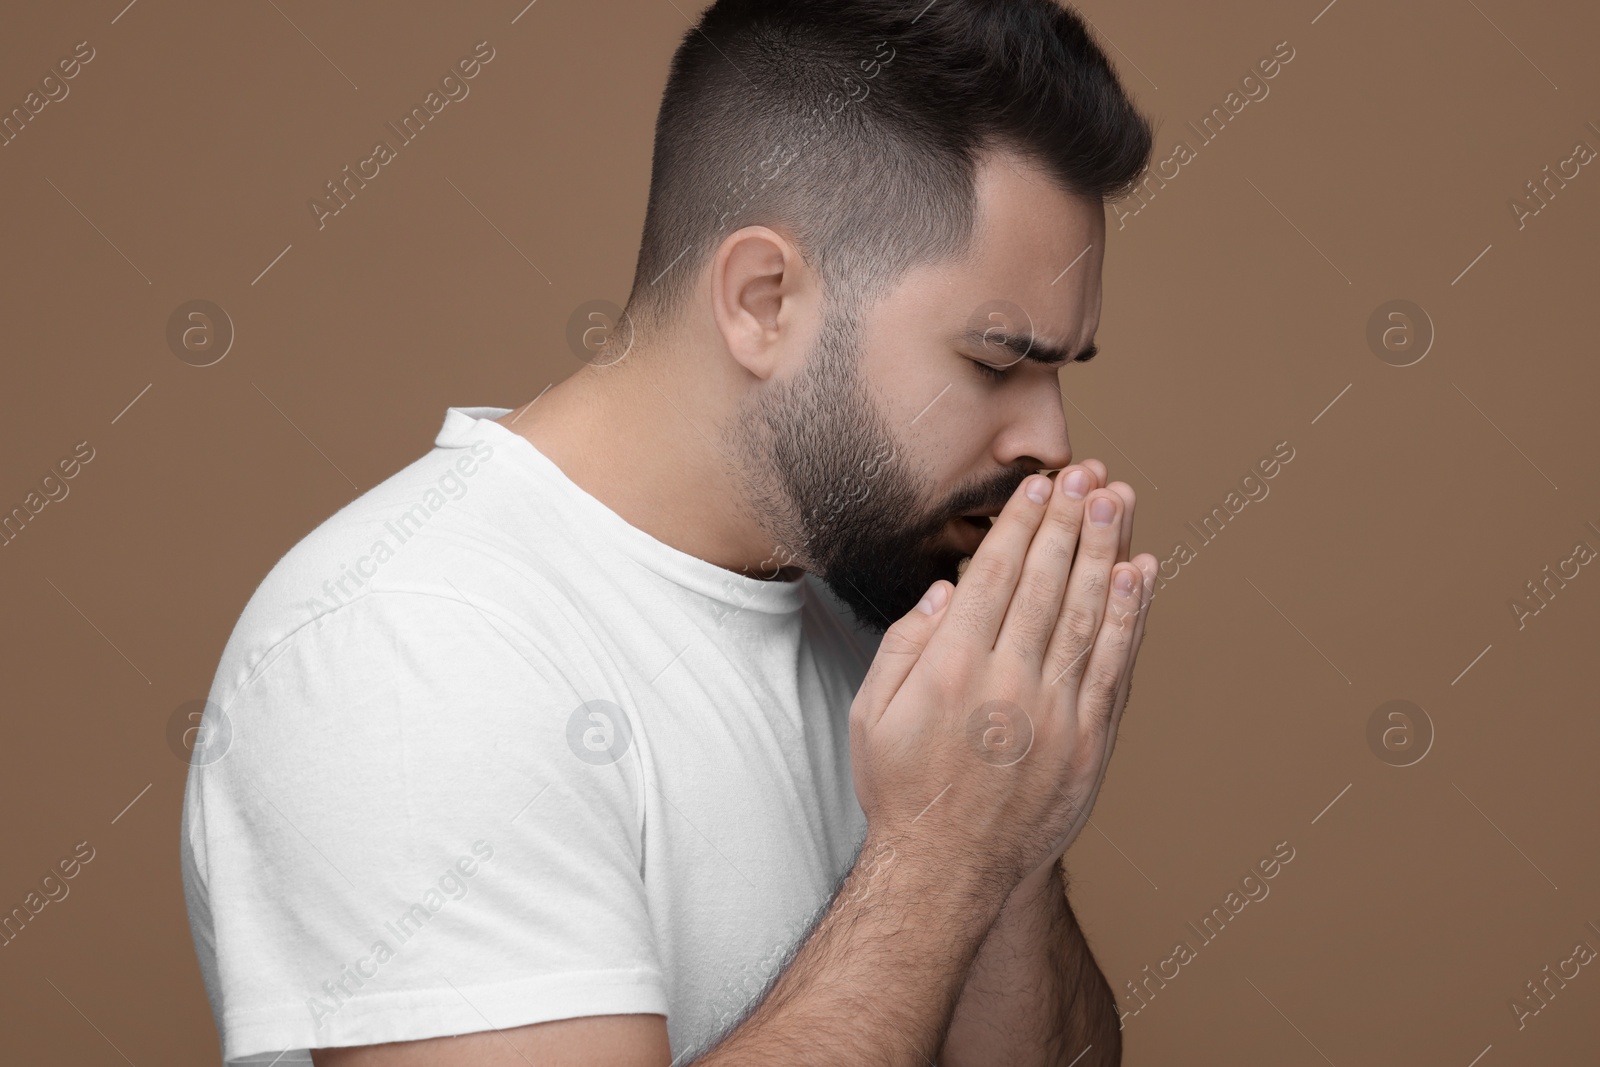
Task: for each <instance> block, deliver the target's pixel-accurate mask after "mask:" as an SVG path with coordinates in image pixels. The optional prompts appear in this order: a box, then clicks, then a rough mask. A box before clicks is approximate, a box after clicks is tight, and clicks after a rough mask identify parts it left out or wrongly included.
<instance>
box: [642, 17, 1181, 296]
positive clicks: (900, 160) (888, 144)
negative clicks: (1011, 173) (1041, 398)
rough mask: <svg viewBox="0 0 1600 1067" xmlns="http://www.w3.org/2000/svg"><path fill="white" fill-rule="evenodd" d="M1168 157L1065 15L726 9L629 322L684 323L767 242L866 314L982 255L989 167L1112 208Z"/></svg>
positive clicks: (680, 75) (685, 85)
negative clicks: (883, 299)
mask: <svg viewBox="0 0 1600 1067" xmlns="http://www.w3.org/2000/svg"><path fill="white" fill-rule="evenodd" d="M1150 142H1151V126H1150V123H1149V121H1148V120H1147V119H1146V118H1144V116H1142V115H1141V114H1140V113H1139V112H1138V111H1137V110H1135V108H1134V106H1133V104H1132V102H1131V101H1130V100H1129V99H1128V97H1127V95H1126V94H1125V93H1124V92H1123V89H1122V86H1121V84H1120V83H1119V82H1118V80H1117V76H1116V74H1115V73H1114V72H1113V71H1112V69H1111V65H1110V63H1109V62H1108V61H1107V59H1106V56H1105V54H1104V53H1103V52H1102V51H1101V50H1100V48H1099V47H1098V46H1097V45H1096V44H1095V43H1094V41H1093V40H1091V39H1090V37H1089V34H1088V32H1087V30H1086V29H1085V27H1084V24H1083V22H1082V20H1081V19H1080V18H1079V16H1078V15H1077V14H1075V13H1074V12H1073V11H1071V10H1069V9H1067V8H1064V7H1062V6H1060V5H1059V4H1058V3H1056V2H1055V0H932V2H931V3H930V2H929V0H910V2H897V0H717V2H716V3H714V4H712V5H711V7H710V8H708V9H707V10H706V11H705V13H704V14H703V15H702V16H701V18H700V22H699V24H698V25H696V26H695V27H693V28H692V29H690V30H689V31H688V32H687V33H686V34H685V35H684V37H683V40H682V42H681V43H680V44H679V46H678V50H677V52H676V53H674V55H673V57H672V67H671V72H670V74H669V76H668V79H667V85H666V89H665V91H664V93H663V95H662V99H661V109H660V112H659V113H658V115H657V118H656V133H655V155H654V160H653V163H652V167H651V172H650V197H649V202H648V205H647V207H646V211H645V221H644V232H643V236H642V238H641V240H640V246H639V259H638V263H637V266H636V268H635V271H634V279H633V288H632V292H631V293H630V294H629V297H628V311H629V314H630V315H631V316H632V317H634V318H635V319H636V320H639V321H641V322H643V323H647V324H651V325H661V324H664V323H666V322H669V321H671V319H672V318H673V317H674V316H675V315H676V313H677V311H678V310H679V309H680V308H681V307H682V305H683V301H684V300H685V299H686V297H687V296H688V292H689V286H690V284H691V283H692V282H693V280H694V279H695V277H696V276H697V275H698V274H699V272H700V270H701V269H702V268H703V267H704V266H705V264H706V263H707V262H708V260H709V258H710V256H711V254H712V253H713V251H714V250H715V249H716V247H717V245H718V244H719V243H720V242H721V241H722V239H723V238H724V237H726V236H727V235H728V234H730V233H732V232H734V231H735V230H737V229H738V228H740V227H742V226H748V225H755V224H760V225H769V226H772V227H773V228H774V229H779V228H781V229H782V230H783V231H784V232H785V233H786V234H787V235H788V236H790V237H791V238H792V239H793V240H794V241H795V242H796V244H797V245H798V247H799V248H800V250H801V253H802V254H803V255H804V256H805V257H806V259H807V261H808V262H809V263H810V264H811V265H812V266H813V268H814V269H816V270H817V271H818V272H819V274H820V276H821V279H822V284H823V286H824V291H825V294H826V299H827V300H828V301H829V302H830V303H831V304H836V305H839V306H840V307H842V308H844V309H850V308H854V307H858V306H860V303H858V302H866V301H870V300H871V299H872V298H873V297H874V296H875V295H877V294H879V293H880V292H881V291H882V290H883V289H885V288H887V287H888V286H890V285H892V284H893V283H894V282H895V281H896V280H897V279H898V278H899V277H900V276H901V275H902V274H903V273H904V271H906V270H907V269H909V268H911V267H913V266H916V265H917V264H919V263H924V262H928V261H932V260H938V259H944V258H946V257H955V256H959V255H961V254H962V253H963V252H965V251H966V250H968V249H969V248H970V246H971V240H972V237H973V229H974V223H975V221H976V203H975V195H976V192H975V191H976V182H975V179H976V169H977V161H978V160H977V157H978V156H979V155H980V154H981V153H983V152H985V151H988V150H992V149H1006V150H1011V151H1015V152H1018V153H1020V154H1022V155H1023V156H1025V157H1027V158H1029V159H1030V160H1032V161H1034V162H1036V163H1037V164H1039V165H1041V166H1042V167H1043V168H1044V170H1045V171H1046V173H1048V174H1050V175H1052V176H1053V177H1054V178H1055V179H1056V181H1057V182H1059V184H1060V185H1061V187H1062V188H1064V189H1065V190H1066V191H1067V192H1069V193H1072V194H1075V195H1079V196H1083V197H1088V198H1094V199H1097V200H1099V201H1100V202H1102V203H1104V202H1106V201H1108V200H1114V199H1117V198H1119V197H1120V196H1123V195H1126V193H1127V192H1128V191H1129V189H1130V188H1131V186H1132V185H1133V182H1134V180H1135V179H1136V178H1137V177H1138V175H1139V173H1140V172H1141V171H1142V170H1143V169H1144V167H1145V165H1146V162H1147V160H1148V158H1149V154H1150Z"/></svg>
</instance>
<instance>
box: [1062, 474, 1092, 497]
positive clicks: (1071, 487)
mask: <svg viewBox="0 0 1600 1067" xmlns="http://www.w3.org/2000/svg"><path fill="white" fill-rule="evenodd" d="M1061 490H1062V492H1064V493H1066V494H1067V495H1068V496H1070V497H1071V498H1072V499H1074V500H1082V499H1083V498H1084V496H1085V495H1086V494H1087V493H1088V492H1089V472H1088V471H1085V470H1075V471H1072V472H1071V473H1069V474H1068V475H1067V476H1066V478H1064V479H1063V480H1062V482H1061Z"/></svg>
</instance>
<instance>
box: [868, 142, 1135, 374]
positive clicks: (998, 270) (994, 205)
mask: <svg viewBox="0 0 1600 1067" xmlns="http://www.w3.org/2000/svg"><path fill="white" fill-rule="evenodd" d="M976 191H977V219H976V229H975V233H974V239H973V242H972V247H971V249H970V250H969V251H968V253H967V255H965V256H964V257H962V258H961V259H959V260H948V261H944V262H941V263H937V264H922V265H919V266H918V267H916V268H914V269H913V270H911V271H910V272H908V274H907V275H906V278H905V284H904V285H903V286H901V287H900V289H899V290H898V291H897V293H896V294H895V296H894V297H892V298H891V300H890V303H892V304H895V305H898V306H897V307H895V308H894V309H893V310H892V311H890V314H891V315H893V316H894V317H896V318H900V317H902V316H904V317H905V322H906V323H907V324H909V323H913V322H914V323H916V324H917V325H918V326H919V328H921V329H926V328H928V327H929V326H930V325H933V326H936V327H937V328H938V329H939V330H940V331H941V332H943V333H947V334H952V335H953V334H957V333H960V332H962V331H963V330H965V329H968V328H970V327H971V326H973V325H977V326H978V327H979V329H982V328H984V326H985V325H987V324H989V323H990V322H992V321H993V320H994V316H995V315H997V314H998V315H1000V316H1001V317H1003V318H1004V319H1005V320H1006V325H1007V326H1008V327H1009V328H1011V329H1013V330H1016V331H1018V332H1022V333H1026V332H1029V331H1030V330H1031V332H1032V334H1033V335H1034V336H1036V337H1037V338H1038V339H1039V340H1040V341H1042V342H1044V343H1046V344H1048V345H1051V346H1059V347H1061V348H1064V349H1068V350H1069V351H1071V352H1073V353H1076V352H1077V351H1078V350H1079V349H1081V348H1082V347H1084V346H1085V345H1087V344H1088V343H1089V342H1090V341H1091V340H1092V339H1093V337H1094V332H1095V330H1096V328H1097V327H1098V326H1099V320H1100V268H1101V264H1102V262H1103V260H1104V254H1105V209H1104V208H1103V207H1102V206H1101V204H1100V203H1099V201H1098V200H1093V199H1084V198H1082V197H1077V196H1073V195H1072V194H1070V193H1067V192H1066V191H1064V190H1062V189H1061V188H1060V187H1059V186H1058V185H1056V184H1055V182H1054V181H1053V179H1051V178H1050V177H1049V175H1048V174H1046V173H1045V172H1044V171H1043V170H1042V169H1040V168H1039V167H1038V166H1037V165H1035V164H1033V163H1031V162H1029V161H1027V160H1025V159H1022V158H1020V157H1018V156H1015V155H1011V154H990V155H988V156H986V157H984V159H983V162H982V163H981V164H980V166H979V168H978V173H977V190H976ZM885 310H886V311H888V310H889V309H887V308H886V309H885ZM1013 320H1019V321H1013Z"/></svg>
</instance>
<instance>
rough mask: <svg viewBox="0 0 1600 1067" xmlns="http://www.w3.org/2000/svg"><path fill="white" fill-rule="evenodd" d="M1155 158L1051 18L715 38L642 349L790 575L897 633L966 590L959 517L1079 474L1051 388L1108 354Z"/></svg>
mask: <svg viewBox="0 0 1600 1067" xmlns="http://www.w3.org/2000/svg"><path fill="white" fill-rule="evenodd" d="M1150 139H1151V135H1150V125H1149V123H1148V121H1147V120H1145V119H1144V118H1143V117H1142V116H1141V115H1139V113H1138V112H1137V111H1136V110H1135V109H1134V107H1133V106H1132V104H1131V103H1130V102H1129V100H1128V99H1127V97H1126V96H1125V95H1124V93H1123V92H1122V89H1121V86H1120V84H1119V83H1118V81H1117V78H1116V76H1115V74H1114V73H1113V72H1112V71H1111V68H1110V65H1109V63H1108V62H1107V60H1106V57H1105V56H1104V54H1103V53H1102V52H1101V51H1100V50H1099V49H1098V48H1097V47H1096V45H1095V44H1094V43H1093V42H1092V41H1091V40H1090V39H1089V37H1088V35H1087V33H1086V31H1085V29H1084V26H1083V24H1082V22H1081V21H1080V20H1079V18H1078V17H1077V16H1075V15H1074V14H1072V13H1071V12H1070V11H1068V10H1066V9H1063V8H1061V7H1059V6H1058V5H1057V4H1055V3H1053V2H1052V0H933V2H932V3H929V2H928V0H912V2H907V3H896V2H891V0H855V2H851V0H765V2H761V0H718V2H717V3H715V4H713V5H712V6H711V7H710V8H709V9H708V10H707V11H706V12H705V14H704V16H703V17H702V19H701V21H700V23H699V25H698V26H697V27H695V28H694V29H692V30H691V31H690V32H689V33H688V34H686V35H685V37H684V39H683V42H682V44H681V45H680V47H679V49H678V51H677V53H676V54H675V56H674V58H673V63H672V70H671V74H670V77H669V80H668V84H667V88H666V92H665V95H664V97H663V100H662V104H661V110H660V114H659V117H658V120H657V125H656V142H655V157H654V164H653V168H652V174H651V186H650V196H649V203H648V207H647V211H646V218H645V226H644V235H643V239H642V241H641V247H640V252H639V260H638V265H637V268H636V273H635V277H634V284H633V289H632V292H631V294H630V296H629V301H628V306H627V309H626V310H627V313H628V317H629V319H630V320H631V326H632V329H631V330H629V331H628V333H629V339H630V342H636V343H637V344H636V347H638V348H640V349H642V350H645V351H649V350H662V351H673V352H678V353H682V354H686V355H685V359H686V361H687V362H684V363H681V364H679V365H677V366H674V367H673V369H672V373H673V374H674V375H698V376H699V379H700V381H701V383H702V384H703V387H704V388H705V389H707V390H710V391H712V392H714V393H717V394H719V395H723V396H725V397H726V403H725V404H724V405H723V410H722V411H721V412H720V413H719V415H721V416H724V417H722V418H721V420H720V421H721V423H722V426H721V431H722V440H721V442H720V443H719V444H718V445H717V448H718V451H719V452H720V453H721V458H722V460H723V461H724V462H725V463H726V465H727V468H728V471H729V476H730V483H731V484H732V485H733V486H736V487H737V488H738V489H739V492H738V495H737V499H736V501H735V504H736V506H737V508H738V509H739V510H740V512H742V514H743V515H744V516H745V517H746V518H747V520H748V522H749V523H750V525H751V528H752V529H757V530H759V533H760V535H761V537H762V538H763V539H764V540H765V542H766V543H767V544H768V545H770V549H769V551H768V553H767V560H766V564H765V566H766V570H767V575H768V576H771V575H773V574H777V573H781V569H783V568H790V569H791V572H792V568H794V567H799V568H802V569H804V570H808V571H811V572H813V573H815V574H817V575H818V576H819V577H820V578H822V579H823V580H824V581H825V582H826V583H827V584H828V585H829V587H830V588H831V589H832V590H833V591H834V592H835V593H836V594H837V595H838V596H839V597H840V598H841V599H843V600H844V601H845V602H846V603H847V604H849V605H850V606H851V608H852V609H853V611H854V612H855V614H856V616H857V617H858V619H859V620H860V621H861V622H862V623H863V624H865V625H868V626H871V627H874V628H876V629H879V630H881V629H883V628H885V627H887V626H888V625H889V623H890V622H891V621H892V620H893V619H895V618H897V617H899V616H900V615H902V614H904V613H905V612H906V611H908V610H909V609H910V608H911V606H912V605H913V604H914V603H915V602H916V600H917V598H918V597H920V596H921V595H922V593H923V592H924V591H925V590H926V589H927V587H928V585H929V584H930V583H931V582H932V581H934V580H935V579H937V578H948V579H951V580H954V578H955V577H956V565H957V563H958V562H959V560H960V559H961V558H962V557H964V556H966V555H969V554H970V552H971V545H972V541H971V537H972V531H970V530H968V529H967V526H966V525H965V524H963V523H962V522H961V521H960V520H957V519H956V517H957V516H960V515H962V514H970V513H975V512H981V513H986V514H993V513H994V512H996V511H998V510H999V509H1000V507H1001V505H1002V504H1003V503H1004V502H1005V500H1006V499H1007V498H1008V497H1009V496H1010V494H1011V492H1012V491H1013V490H1014V489H1015V487H1016V486H1017V485H1018V484H1019V483H1020V482H1021V480H1022V479H1023V478H1024V477H1025V476H1026V475H1027V474H1028V473H1030V472H1031V471H1033V470H1037V469H1046V470H1048V469H1053V468H1057V467H1061V466H1065V465H1067V464H1068V463H1070V462H1071V447H1070V444H1069V442H1068V438H1067V431H1066V425H1065V420H1064V417H1063V412H1062V406H1061V397H1060V392H1059V388H1060V385H1059V379H1058V376H1057V371H1058V369H1059V367H1060V366H1061V365H1063V362H1065V361H1070V360H1072V359H1075V358H1076V359H1079V360H1082V359H1086V358H1088V355H1090V354H1092V351H1093V348H1092V345H1093V338H1094V332H1095V329H1096V327H1097V325H1098V322H1099V314H1100V267H1101V263H1102V260H1103V256H1104V237H1105V218H1104V209H1103V205H1104V203H1105V202H1106V201H1107V200H1109V199H1113V198H1115V197H1117V196H1119V195H1122V194H1123V193H1125V192H1126V191H1127V189H1128V188H1129V187H1130V186H1131V184H1132V182H1133V181H1134V179H1135V178H1136V177H1137V175H1138V174H1139V172H1140V171H1141V170H1142V169H1143V167H1144V165H1145V162H1146V160H1147V158H1148V156H1149V150H1150ZM1055 357H1059V359H1060V361H1059V362H1045V360H1053V359H1054V358H1055ZM645 358H649V357H648V356H647V357H645ZM983 365H987V366H989V367H994V368H999V369H1001V370H1003V372H1004V373H1003V377H997V376H994V375H993V374H992V373H991V372H989V371H986V370H985V369H983ZM1006 368H1009V369H1006ZM952 520H956V521H954V522H952Z"/></svg>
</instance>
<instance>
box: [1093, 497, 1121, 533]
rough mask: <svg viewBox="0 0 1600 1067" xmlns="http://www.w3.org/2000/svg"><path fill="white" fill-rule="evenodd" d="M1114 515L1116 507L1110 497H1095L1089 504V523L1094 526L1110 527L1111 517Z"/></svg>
mask: <svg viewBox="0 0 1600 1067" xmlns="http://www.w3.org/2000/svg"><path fill="white" fill-rule="evenodd" d="M1116 513H1117V506H1116V505H1115V504H1113V503H1112V502H1111V498H1110V497H1104V496H1097V497H1095V498H1094V500H1092V501H1091V502H1090V503H1089V521H1090V522H1092V523H1094V524H1095V525H1096V526H1110V525H1111V517H1112V516H1113V515H1115V514H1116Z"/></svg>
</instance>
